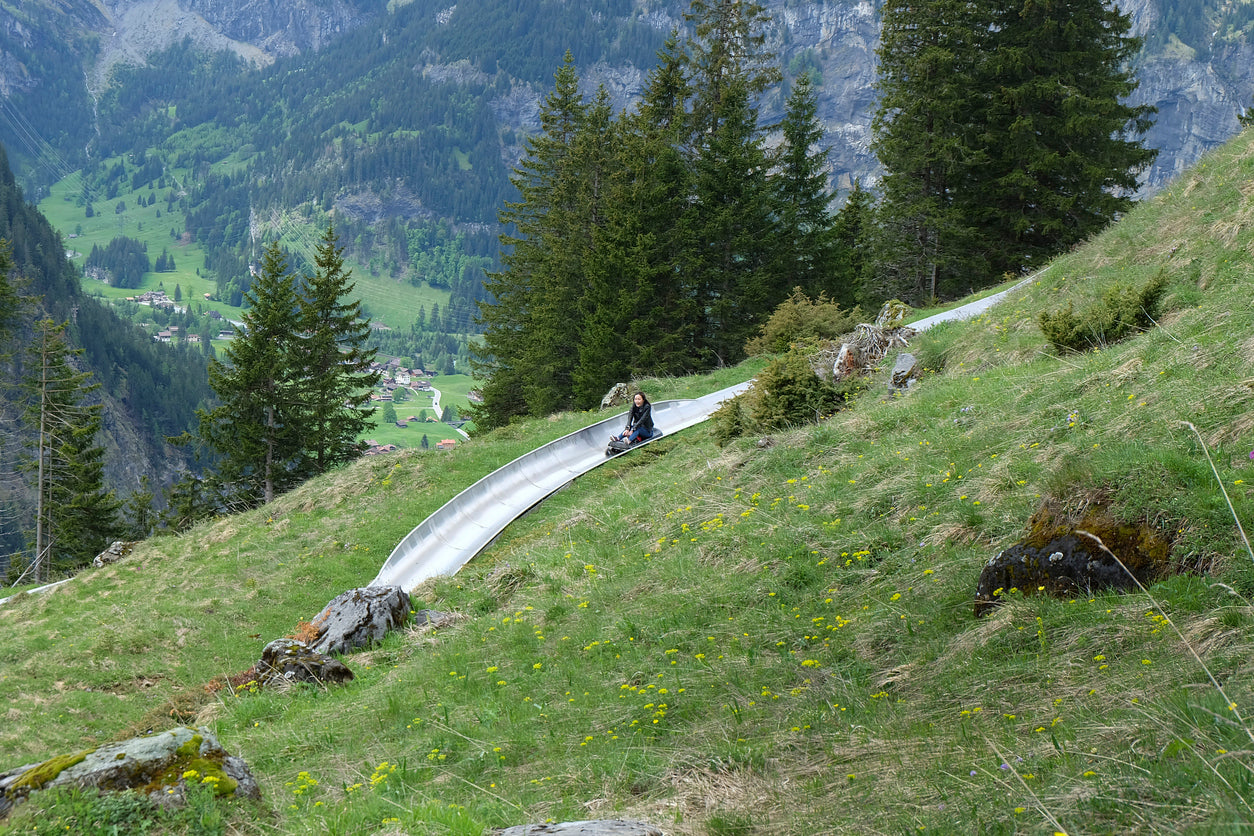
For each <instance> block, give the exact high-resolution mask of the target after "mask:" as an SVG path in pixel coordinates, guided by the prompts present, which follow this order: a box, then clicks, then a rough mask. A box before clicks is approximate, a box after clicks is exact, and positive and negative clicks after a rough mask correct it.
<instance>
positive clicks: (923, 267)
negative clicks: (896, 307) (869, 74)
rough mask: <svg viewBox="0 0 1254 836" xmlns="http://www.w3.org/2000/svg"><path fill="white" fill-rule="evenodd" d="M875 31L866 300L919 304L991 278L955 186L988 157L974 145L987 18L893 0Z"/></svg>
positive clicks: (973, 10) (932, 0) (957, 6)
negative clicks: (880, 172) (965, 280)
mask: <svg viewBox="0 0 1254 836" xmlns="http://www.w3.org/2000/svg"><path fill="white" fill-rule="evenodd" d="M882 15H883V23H882V24H881V27H880V48H879V78H878V81H877V87H878V90H879V94H880V103H879V109H878V110H877V112H876V114H875V118H874V120H873V122H872V129H873V131H874V145H873V147H874V149H875V152H876V154H877V155H878V156H879V160H880V163H881V164H882V165H883V166H884V169H885V175H884V179H883V181H882V185H881V198H880V206H879V217H878V222H877V231H878V240H877V241H876V243H875V247H874V249H875V252H876V253H877V259H876V265H875V271H874V277H873V284H872V285H871V286H870V287H868V291H869V294H868V295H869V296H872V297H876V298H878V299H879V300H882V299H887V298H890V297H894V296H896V297H900V298H902V299H905V300H907V301H911V302H920V301H922V300H925V299H928V298H930V297H934V296H936V295H937V294H938V293H939V292H940V291H941V289H942V288H943V287H944V286H945V284H946V283H947V282H949V281H951V280H952V279H953V278H954V277H957V276H969V275H971V274H972V273H974V274H975V275H979V276H984V275H987V273H988V270H987V266H986V265H984V264H983V263H981V259H980V257H979V253H980V250H979V249H978V248H977V247H976V242H975V238H976V230H975V228H974V225H973V223H972V219H970V218H968V217H966V216H965V215H964V214H963V211H962V208H961V207H959V206H957V205H956V204H955V195H956V194H957V193H958V192H956V191H955V189H956V187H957V186H958V185H959V184H961V183H962V182H963V180H964V176H965V175H966V174H967V173H968V172H971V171H973V170H974V169H975V167H977V166H978V165H979V164H981V163H982V162H984V161H985V160H984V157H983V155H982V154H981V153H980V152H979V150H978V147H977V146H976V144H975V143H974V141H973V134H974V133H975V132H976V130H977V128H976V126H975V124H974V122H973V119H972V113H973V111H978V110H979V107H978V93H977V86H976V83H975V78H976V71H977V66H976V64H977V61H978V50H979V49H980V48H982V46H983V44H984V41H983V40H982V38H981V37H980V30H981V29H982V28H986V25H987V24H986V22H985V21H983V20H982V18H981V16H980V15H979V14H977V7H976V6H974V5H973V4H970V3H966V2H963V0H889V2H887V3H885V5H884V7H883V11H882Z"/></svg>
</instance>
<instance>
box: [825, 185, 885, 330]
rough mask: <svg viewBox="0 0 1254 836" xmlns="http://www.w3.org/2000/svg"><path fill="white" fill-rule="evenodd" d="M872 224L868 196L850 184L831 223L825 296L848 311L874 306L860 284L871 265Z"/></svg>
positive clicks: (864, 190) (861, 189) (865, 192)
mask: <svg viewBox="0 0 1254 836" xmlns="http://www.w3.org/2000/svg"><path fill="white" fill-rule="evenodd" d="M874 224H875V204H874V202H873V201H872V198H871V194H870V192H868V191H867V190H866V189H864V188H862V184H861V183H860V182H856V181H855V182H854V184H853V191H851V192H850V193H849V196H848V197H847V198H845V205H844V206H842V207H841V208H840V211H839V212H837V213H836V220H835V222H834V223H833V224H832V238H833V240H834V241H835V250H836V257H835V262H834V264H833V265H832V278H831V279H830V281H829V282H828V284H827V296H828V298H829V299H831V300H832V301H833V302H836V303H837V304H839V305H841V306H842V307H844V308H846V309H848V308H852V307H854V306H855V305H864V304H865V305H867V306H868V307H874V306H876V305H875V300H870V299H867V298H866V295H865V294H866V290H865V287H864V281H865V277H866V273H867V270H868V269H869V267H870V264H871V254H870V246H871V238H872V231H873V229H874Z"/></svg>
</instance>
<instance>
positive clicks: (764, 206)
mask: <svg viewBox="0 0 1254 836" xmlns="http://www.w3.org/2000/svg"><path fill="white" fill-rule="evenodd" d="M693 193H694V214H695V218H694V222H693V223H694V226H693V232H694V237H695V238H696V240H697V241H700V242H701V246H699V247H698V248H697V249H696V250H695V251H694V252H693V253H692V255H691V261H690V269H691V271H692V275H693V280H694V284H695V292H696V298H697V303H698V305H699V309H700V310H699V320H698V326H697V335H696V341H695V342H696V345H695V351H696V354H697V357H698V360H699V362H701V363H703V364H704V365H706V366H713V365H719V366H722V365H724V364H729V363H736V362H738V361H739V360H741V359H743V358H744V356H745V354H744V345H745V342H746V341H747V340H748V339H749V338H750V337H751V336H752V335H753V334H755V333H757V331H758V329H759V328H760V327H761V325H762V323H763V322H765V320H766V317H767V316H769V315H770V312H771V310H773V309H774V307H775V306H776V305H778V304H779V303H780V302H781V301H783V299H784V298H785V296H787V288H786V284H787V282H786V280H785V278H784V277H783V276H782V275H780V274H779V273H778V271H777V270H776V269H775V267H776V264H777V263H778V260H777V257H776V255H775V253H776V252H777V249H776V248H777V246H778V244H777V239H776V237H775V232H776V226H775V223H774V219H773V208H774V207H773V201H772V200H771V195H770V192H769V185H768V182H767V157H766V152H765V150H764V149H763V139H762V135H761V131H760V130H759V129H758V124H757V110H756V109H755V108H754V107H753V106H752V105H751V104H750V103H749V91H748V89H747V88H746V86H745V85H744V83H743V82H736V83H733V84H732V85H731V86H730V87H729V88H728V90H727V91H726V93H725V94H724V97H723V102H722V105H721V110H720V112H719V114H718V117H717V123H716V126H715V128H714V131H713V133H711V134H710V135H709V136H708V137H707V138H706V140H705V141H704V142H703V145H702V148H701V150H700V152H699V153H698V156H697V159H696V162H695V164H694V189H693Z"/></svg>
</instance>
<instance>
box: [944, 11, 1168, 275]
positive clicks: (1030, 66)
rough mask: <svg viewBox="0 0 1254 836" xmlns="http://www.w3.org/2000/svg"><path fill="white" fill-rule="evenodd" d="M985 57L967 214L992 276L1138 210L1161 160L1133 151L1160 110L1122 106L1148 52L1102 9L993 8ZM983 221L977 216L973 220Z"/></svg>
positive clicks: (1124, 21) (1117, 17) (1119, 17)
mask: <svg viewBox="0 0 1254 836" xmlns="http://www.w3.org/2000/svg"><path fill="white" fill-rule="evenodd" d="M992 11H993V17H992V24H991V26H990V28H989V35H988V37H989V40H990V41H991V42H992V45H993V48H992V49H986V50H984V51H982V53H981V58H982V61H981V71H980V86H981V88H982V89H984V90H986V91H987V95H988V100H987V102H988V103H987V117H986V119H985V120H984V121H985V129H984V133H983V134H982V135H981V136H980V137H979V138H978V141H979V143H980V146H981V148H983V149H986V153H987V156H988V165H986V166H982V167H981V168H980V170H979V171H978V172H977V175H978V177H979V180H980V188H979V189H978V193H977V194H974V195H972V197H973V198H974V199H973V200H970V201H969V202H968V206H969V211H970V212H971V213H972V214H975V215H976V217H979V218H980V221H981V222H980V226H981V232H982V234H983V238H984V240H985V241H986V242H987V243H986V246H987V247H988V249H989V250H990V256H989V261H990V264H991V266H992V269H993V270H994V272H995V274H996V275H1000V274H1002V273H1005V272H1018V271H1020V270H1023V269H1027V268H1030V267H1033V266H1036V265H1039V264H1041V263H1043V262H1044V261H1045V260H1047V259H1048V258H1049V257H1051V256H1053V255H1055V254H1057V253H1058V252H1060V251H1061V250H1063V249H1066V248H1068V247H1070V246H1073V245H1074V244H1077V243H1079V242H1080V241H1083V240H1084V239H1086V238H1088V237H1089V236H1091V235H1092V234H1093V233H1094V232H1096V231H1097V230H1100V229H1101V228H1103V227H1104V226H1106V225H1107V224H1109V223H1110V222H1111V221H1113V220H1114V219H1115V218H1116V217H1118V216H1119V215H1120V214H1122V213H1124V212H1126V211H1127V210H1128V209H1129V207H1130V206H1131V203H1132V200H1131V194H1132V193H1133V192H1134V191H1135V190H1136V188H1137V176H1136V175H1137V173H1138V172H1140V171H1142V170H1144V169H1145V168H1146V167H1147V166H1148V165H1149V164H1150V163H1151V162H1153V160H1154V158H1155V156H1156V155H1157V153H1158V152H1157V151H1156V150H1153V149H1148V148H1145V147H1144V146H1143V145H1142V144H1141V141H1140V140H1139V139H1138V136H1139V135H1143V134H1144V133H1145V132H1146V131H1147V130H1149V128H1150V125H1151V123H1152V114H1153V113H1154V108H1153V107H1152V106H1150V105H1139V106H1134V105H1129V104H1125V102H1126V101H1127V98H1128V96H1130V95H1131V94H1132V92H1133V91H1134V90H1135V89H1136V86H1137V82H1136V79H1135V77H1134V74H1133V69H1132V60H1133V58H1134V57H1135V56H1136V54H1137V53H1138V51H1139V50H1140V47H1141V41H1140V39H1138V38H1135V37H1131V36H1130V34H1129V33H1130V31H1131V28H1132V20H1131V17H1129V16H1128V15H1125V14H1121V13H1120V12H1119V10H1118V9H1117V8H1115V7H1113V6H1109V5H1107V4H1106V3H1105V2H1103V1H1102V0H1037V1H1036V2H1030V3H1027V2H1022V0H1019V2H1008V0H998V1H997V2H995V3H993V10H992ZM977 213H978V214H977Z"/></svg>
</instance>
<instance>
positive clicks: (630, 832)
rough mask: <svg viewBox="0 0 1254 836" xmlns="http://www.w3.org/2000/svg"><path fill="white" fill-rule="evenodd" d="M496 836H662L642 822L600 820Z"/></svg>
mask: <svg viewBox="0 0 1254 836" xmlns="http://www.w3.org/2000/svg"><path fill="white" fill-rule="evenodd" d="M497 834H498V836H663V833H662V829H661V828H659V827H654V826H653V825H651V824H648V823H646V822H642V821H629V820H627V819H600V820H590V821H567V822H547V823H544V824H520V825H517V826H516V827H507V828H505V829H504V830H498V831H497Z"/></svg>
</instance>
